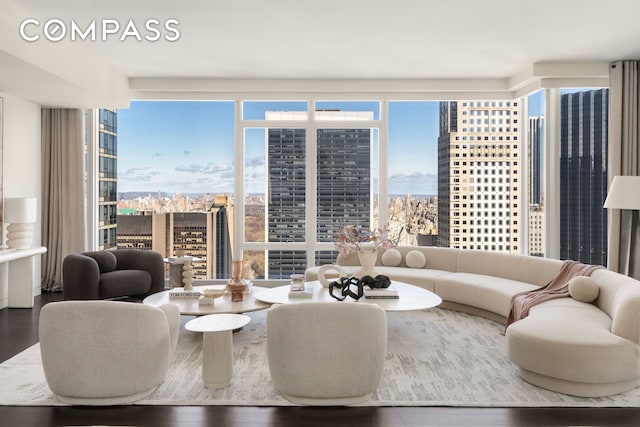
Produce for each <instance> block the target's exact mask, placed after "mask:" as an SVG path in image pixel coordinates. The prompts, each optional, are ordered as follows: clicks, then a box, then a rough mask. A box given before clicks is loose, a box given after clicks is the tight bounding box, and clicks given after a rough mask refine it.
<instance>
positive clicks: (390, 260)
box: [381, 248, 402, 267]
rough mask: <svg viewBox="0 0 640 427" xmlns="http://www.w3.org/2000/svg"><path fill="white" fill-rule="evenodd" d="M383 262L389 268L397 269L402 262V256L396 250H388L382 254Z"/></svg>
mask: <svg viewBox="0 0 640 427" xmlns="http://www.w3.org/2000/svg"><path fill="white" fill-rule="evenodd" d="M381 261H382V265H386V266H387V267H397V266H399V265H400V263H401V262H402V254H401V253H400V251H399V250H397V249H396V248H391V249H387V250H386V251H385V252H384V253H383V254H382V258H381Z"/></svg>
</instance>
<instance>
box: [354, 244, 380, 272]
mask: <svg viewBox="0 0 640 427" xmlns="http://www.w3.org/2000/svg"><path fill="white" fill-rule="evenodd" d="M356 254H357V255H358V260H359V261H360V266H361V267H362V268H360V270H358V271H356V272H355V273H354V275H353V276H354V277H357V278H362V277H364V276H371V277H375V276H377V275H378V272H377V271H376V270H375V268H374V266H375V265H376V260H377V259H378V249H377V248H375V247H372V248H360V249H358V251H357V252H356Z"/></svg>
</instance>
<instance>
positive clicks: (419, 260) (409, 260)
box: [404, 250, 427, 268]
mask: <svg viewBox="0 0 640 427" xmlns="http://www.w3.org/2000/svg"><path fill="white" fill-rule="evenodd" d="M426 261H427V260H426V259H425V257H424V254H423V253H422V252H420V251H417V250H413V251H409V252H408V253H407V256H406V257H405V259H404V262H405V263H406V264H407V267H409V268H422V267H424V264H425V262H426Z"/></svg>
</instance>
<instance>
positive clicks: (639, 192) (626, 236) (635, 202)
mask: <svg viewBox="0 0 640 427" xmlns="http://www.w3.org/2000/svg"><path fill="white" fill-rule="evenodd" d="M604 207H605V208H607V209H621V210H622V213H621V219H620V248H621V249H620V273H622V274H626V275H628V274H629V265H630V256H631V231H632V225H633V216H632V215H633V211H635V210H640V176H614V177H613V181H612V182H611V187H610V188H609V193H608V194H607V198H606V200H605V201H604Z"/></svg>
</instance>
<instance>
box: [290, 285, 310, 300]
mask: <svg viewBox="0 0 640 427" xmlns="http://www.w3.org/2000/svg"><path fill="white" fill-rule="evenodd" d="M312 296H313V287H311V286H305V287H304V289H303V290H300V291H289V298H311V297H312Z"/></svg>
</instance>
